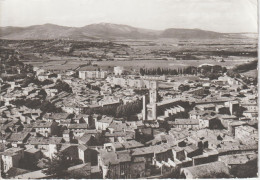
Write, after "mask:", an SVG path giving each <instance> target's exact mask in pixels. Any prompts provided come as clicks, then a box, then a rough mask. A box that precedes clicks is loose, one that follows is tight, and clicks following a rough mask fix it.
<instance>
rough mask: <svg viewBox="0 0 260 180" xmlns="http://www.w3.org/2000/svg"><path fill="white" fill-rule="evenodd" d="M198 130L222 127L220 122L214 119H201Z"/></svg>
mask: <svg viewBox="0 0 260 180" xmlns="http://www.w3.org/2000/svg"><path fill="white" fill-rule="evenodd" d="M199 128H200V129H205V128H208V129H221V128H223V125H222V123H221V121H220V120H219V119H218V118H216V117H210V116H208V117H202V118H200V119H199Z"/></svg>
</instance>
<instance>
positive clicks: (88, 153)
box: [78, 144, 98, 166]
mask: <svg viewBox="0 0 260 180" xmlns="http://www.w3.org/2000/svg"><path fill="white" fill-rule="evenodd" d="M78 154H79V159H81V160H82V161H83V163H90V164H91V166H95V165H97V163H98V151H97V149H95V148H91V147H87V146H86V145H83V144H80V145H79V146H78Z"/></svg>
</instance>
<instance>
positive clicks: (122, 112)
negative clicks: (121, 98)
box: [85, 100, 142, 118]
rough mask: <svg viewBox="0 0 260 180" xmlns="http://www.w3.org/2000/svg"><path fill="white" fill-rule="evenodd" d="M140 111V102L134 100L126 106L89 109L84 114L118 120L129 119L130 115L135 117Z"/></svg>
mask: <svg viewBox="0 0 260 180" xmlns="http://www.w3.org/2000/svg"><path fill="white" fill-rule="evenodd" d="M141 110H142V100H136V101H133V102H129V103H126V104H121V105H118V106H117V107H115V106H104V107H99V108H89V109H87V110H85V114H88V115H91V114H101V115H108V116H114V117H118V118H122V117H130V116H131V115H135V114H137V113H140V112H141Z"/></svg>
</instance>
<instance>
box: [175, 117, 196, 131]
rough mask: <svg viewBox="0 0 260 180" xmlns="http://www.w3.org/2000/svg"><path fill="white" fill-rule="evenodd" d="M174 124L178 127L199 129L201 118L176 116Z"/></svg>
mask: <svg viewBox="0 0 260 180" xmlns="http://www.w3.org/2000/svg"><path fill="white" fill-rule="evenodd" d="M173 125H174V126H175V127H176V128H188V129H199V120H198V119H179V118H176V119H175V122H174V123H173Z"/></svg>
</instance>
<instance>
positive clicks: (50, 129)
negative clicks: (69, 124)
mask: <svg viewBox="0 0 260 180" xmlns="http://www.w3.org/2000/svg"><path fill="white" fill-rule="evenodd" d="M57 128H58V123H57V122H36V123H35V124H33V129H35V131H36V133H38V134H40V135H42V136H45V137H49V136H52V135H55V134H57Z"/></svg>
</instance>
